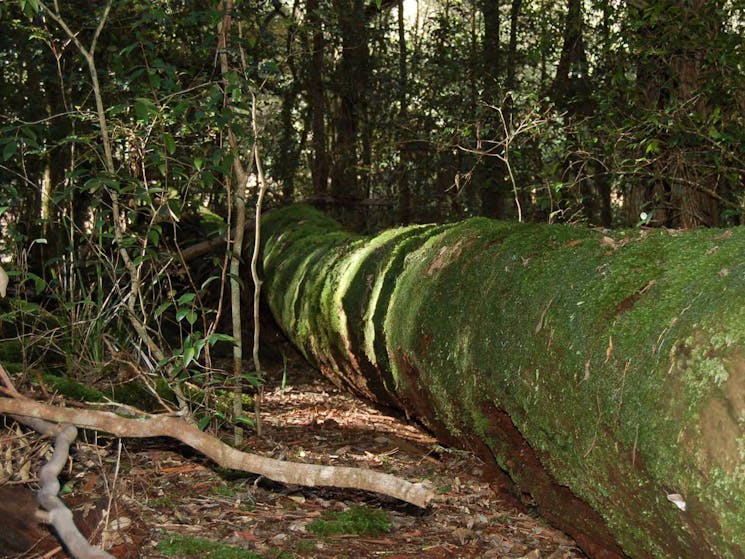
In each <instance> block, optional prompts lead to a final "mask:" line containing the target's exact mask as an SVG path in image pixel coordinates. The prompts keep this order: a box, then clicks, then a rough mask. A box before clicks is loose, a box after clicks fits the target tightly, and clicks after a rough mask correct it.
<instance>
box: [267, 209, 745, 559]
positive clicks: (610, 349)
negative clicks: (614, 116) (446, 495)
mask: <svg viewBox="0 0 745 559" xmlns="http://www.w3.org/2000/svg"><path fill="white" fill-rule="evenodd" d="M263 234H264V238H265V245H264V271H265V275H266V286H267V296H268V299H269V302H270V306H271V308H272V311H273V313H274V316H275V317H276V319H277V321H278V322H279V324H280V325H281V326H282V327H283V328H284V330H285V331H286V332H287V334H288V335H289V336H290V338H292V340H294V342H295V343H296V344H297V346H298V347H299V348H300V349H301V350H302V351H303V353H304V354H305V355H306V357H307V358H308V359H309V360H310V361H312V362H313V363H315V364H316V365H317V366H318V367H319V368H320V369H321V370H322V371H323V372H324V373H325V374H326V375H327V376H329V377H330V378H331V379H333V380H334V381H335V382H336V383H337V384H339V385H341V386H345V387H348V388H351V389H352V390H353V391H355V392H357V393H358V394H361V395H364V396H366V397H369V398H372V399H375V400H377V401H379V402H382V403H385V404H388V405H392V406H396V407H398V408H400V409H402V410H405V411H406V413H408V414H409V415H411V416H414V417H417V418H418V419H420V420H421V421H423V422H424V423H425V424H427V425H429V426H430V427H431V428H432V429H433V430H434V431H435V432H436V433H437V434H438V435H439V436H441V437H443V438H446V439H447V440H449V441H457V442H459V444H463V445H466V446H468V447H470V448H473V449H475V450H476V451H477V452H479V454H480V455H481V456H482V457H484V458H486V459H487V460H491V461H492V462H496V463H497V464H498V465H499V466H500V467H501V468H503V469H504V470H505V471H507V472H508V473H509V474H510V476H511V477H512V479H513V480H514V481H515V483H516V484H517V486H518V487H519V488H520V490H521V491H524V492H527V493H529V494H530V495H531V496H532V497H533V498H534V499H535V502H536V503H537V505H538V507H539V509H540V512H541V514H543V515H544V516H546V517H547V518H549V519H550V520H552V521H553V522H554V523H555V524H557V525H558V526H560V527H563V528H564V529H565V530H567V532H569V533H570V534H572V535H573V536H575V538H578V541H579V542H580V544H581V545H583V547H584V548H585V550H586V551H588V552H589V553H590V554H591V555H594V556H596V557H614V556H622V555H623V554H626V555H628V556H631V557H635V558H646V557H656V558H661V559H662V558H664V559H669V558H699V557H723V558H737V557H745V436H744V435H745V229H734V230H728V231H722V230H699V231H691V232H685V233H680V232H678V231H665V230H655V231H646V230H633V231H625V232H619V233H616V234H612V235H608V234H604V233H601V232H597V231H592V230H589V229H586V228H582V227H570V226H561V225H526V224H510V223H502V222H495V221H490V220H485V219H480V218H477V219H470V220H468V221H464V222H460V223H454V224H449V225H437V226H430V225H427V226H410V227H405V228H400V229H393V230H389V231H386V232H384V233H382V234H380V235H378V236H375V237H372V238H360V237H357V236H355V235H352V234H350V233H348V232H345V231H344V230H342V229H341V228H340V227H339V226H338V224H337V223H335V222H334V221H332V220H330V219H329V218H327V217H325V216H324V215H322V214H321V213H319V212H317V211H315V210H313V209H312V208H309V207H306V206H294V207H290V208H285V209H282V210H278V211H275V212H272V213H271V214H270V215H268V216H267V217H266V220H265V223H264V233H263Z"/></svg>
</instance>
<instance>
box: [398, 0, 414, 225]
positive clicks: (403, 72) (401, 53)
mask: <svg viewBox="0 0 745 559" xmlns="http://www.w3.org/2000/svg"><path fill="white" fill-rule="evenodd" d="M397 9H398V20H397V21H398V87H399V92H398V99H399V104H400V105H399V108H398V126H399V133H398V137H399V138H398V157H399V164H398V222H399V223H404V224H406V223H409V222H411V213H412V207H411V185H410V184H409V180H410V177H409V174H408V167H409V159H410V157H409V151H410V150H409V149H408V147H407V142H406V141H407V138H406V130H407V128H406V119H407V115H408V110H407V109H408V107H407V104H408V98H407V95H408V84H409V72H408V60H407V55H408V51H407V46H406V20H405V17H404V0H398V8H397Z"/></svg>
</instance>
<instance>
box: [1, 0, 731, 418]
mask: <svg viewBox="0 0 745 559" xmlns="http://www.w3.org/2000/svg"><path fill="white" fill-rule="evenodd" d="M0 25H1V26H2V30H3V31H2V34H0V216H1V217H0V219H1V226H2V231H3V233H2V236H0V254H1V255H2V259H3V263H4V264H3V266H4V268H5V269H6V271H7V272H8V275H9V276H10V278H11V295H12V297H11V299H9V300H6V302H5V303H4V305H5V306H4V308H3V314H2V317H0V318H2V324H3V336H4V337H5V338H6V339H12V340H14V342H13V343H14V344H18V345H13V346H12V348H11V346H7V345H5V346H3V347H8V348H10V349H9V350H8V351H6V352H4V353H7V354H8V355H6V356H3V359H4V362H5V363H15V366H17V371H21V370H23V371H31V370H34V369H35V368H40V369H43V370H44V371H49V370H50V369H52V370H56V371H57V372H64V373H65V374H67V375H71V376H73V377H75V378H78V379H80V380H85V381H86V384H90V383H91V382H89V381H92V379H93V380H95V379H100V378H101V376H100V375H101V372H102V371H103V372H104V375H106V374H108V373H111V374H114V373H115V374H116V375H126V374H132V373H126V371H125V372H124V373H122V369H127V368H129V369H132V370H135V371H136V370H142V369H145V370H147V371H150V372H152V373H156V374H155V375H154V376H155V377H157V376H161V377H162V378H164V379H166V380H167V381H168V382H169V383H171V384H173V385H174V386H176V387H178V386H180V385H181V384H180V383H178V382H177V383H174V382H173V381H174V380H180V381H184V382H186V381H187V380H188V381H189V382H195V381H198V383H199V384H200V385H201V386H202V387H208V388H214V389H219V388H220V387H227V386H234V385H235V382H233V381H234V380H235V379H233V380H232V381H231V379H230V374H228V372H227V371H224V370H221V369H220V368H219V367H216V366H215V364H214V363H213V362H212V352H213V349H212V348H213V346H217V347H218V348H219V347H230V344H231V343H232V344H233V345H236V342H237V341H240V338H241V334H240V333H239V334H237V335H236V332H240V328H238V329H237V330H236V329H235V321H234V322H233V326H234V328H233V330H232V331H231V330H230V326H226V324H225V322H226V320H227V318H226V312H225V311H224V309H225V308H226V307H227V306H228V305H227V294H228V293H229V292H230V290H231V287H232V289H233V293H234V297H235V296H236V293H240V291H241V290H242V291H243V295H244V299H247V298H248V297H249V295H248V292H247V291H248V283H249V281H248V277H249V273H248V271H247V269H248V259H249V258H250V257H249V256H245V254H247V252H245V251H242V250H241V242H240V234H238V231H243V229H244V227H243V226H239V227H238V229H235V226H236V224H240V225H243V224H242V222H241V220H242V219H243V218H244V217H245V209H246V206H248V207H249V208H250V207H252V206H253V205H255V203H256V202H257V198H258V196H259V193H260V192H261V188H260V187H265V188H266V200H265V203H266V205H268V206H269V207H271V206H277V205H281V204H286V203H291V202H294V201H298V200H306V201H310V202H312V203H314V204H315V205H317V206H320V207H322V208H324V209H326V210H327V211H329V212H330V213H331V214H332V215H334V216H335V217H337V218H338V219H340V220H342V221H343V222H344V223H345V224H347V225H349V226H351V227H353V228H354V229H356V230H358V231H361V232H370V231H376V230H379V229H381V228H383V227H388V226H392V225H395V224H405V223H414V222H429V221H445V220H454V219H461V218H464V217H468V216H474V215H484V216H488V217H493V218H499V219H508V220H516V219H519V220H523V221H536V222H570V223H577V224H587V225H591V226H598V227H616V226H649V227H672V228H691V227H699V226H735V225H740V224H741V223H742V220H743V217H744V216H745V188H744V187H745V185H744V184H743V181H744V180H745V174H744V173H745V126H744V124H745V123H744V122H743V119H744V118H745V116H744V115H745V88H744V87H743V85H744V84H745V73H744V72H743V70H744V69H745V49H743V27H744V26H745V2H743V1H742V0H727V1H725V0H714V1H711V0H630V1H628V2H620V1H615V0H565V1H562V2H550V1H547V0H534V1H523V0H511V1H509V2H508V1H499V0H439V1H436V0H292V1H290V0H245V1H239V0H235V1H229V0H222V1H221V2H194V1H192V0H168V1H158V2H143V1H140V0H123V1H117V2H111V1H109V2H105V1H103V0H98V1H82V0H74V1H65V2H57V1H53V2H51V1H50V3H48V4H45V3H44V2H42V1H40V0H18V1H9V0H4V1H2V2H0ZM249 214H250V211H249ZM249 217H250V216H249ZM226 235H227V240H228V245H227V246H228V247H230V249H229V250H226V251H223V250H218V249H215V250H212V251H211V252H207V253H202V254H200V256H199V258H198V259H197V258H196V257H194V256H192V253H189V252H188V247H189V246H190V245H194V244H195V243H197V242H198V241H204V240H210V239H221V238H224V237H225V236H226ZM199 246H208V247H209V248H210V249H213V248H214V247H215V246H220V245H219V243H217V244H209V245H203V244H202V245H199ZM223 246H224V245H223ZM242 255H244V256H243V257H242ZM231 264H232V266H231ZM231 280H232V285H231ZM234 302H235V299H234ZM234 306H235V305H234ZM234 316H235V315H234ZM238 326H240V323H238ZM133 340H134V341H133ZM125 348H130V349H125ZM11 350H12V353H10V351H11ZM16 355H20V356H21V357H20V358H16V357H15V356H16ZM234 356H235V353H234ZM238 358H239V359H240V354H238ZM17 361H20V362H18V363H16V362H17ZM255 365H256V366H255V367H254V368H255V369H256V371H260V366H258V364H257V363H255ZM11 369H12V367H11ZM17 371H16V372H17ZM256 371H254V373H253V374H247V373H245V372H240V367H239V366H236V367H235V375H237V377H238V380H239V383H238V384H240V383H241V382H244V381H247V382H250V383H252V384H254V385H258V384H259V380H260V379H259V376H260V375H258V374H257V373H256ZM153 382H154V381H153ZM177 392H180V389H177ZM177 399H178V400H179V404H180V405H182V406H183V405H187V404H188V405H192V404H193V402H192V403H191V404H189V403H188V402H187V401H188V400H189V397H188V395H184V394H178V393H177ZM198 407H199V408H200V410H201V411H197V412H195V414H196V415H197V417H198V419H199V423H200V425H202V426H206V425H207V424H208V423H209V422H210V421H211V420H221V419H225V417H226V414H229V412H228V411H225V410H222V411H220V410H218V409H216V408H215V407H214V406H211V405H210V404H209V402H208V401H201V403H200V406H198ZM233 411H234V412H236V414H237V417H239V418H240V417H243V416H242V415H241V412H240V410H239V409H234V410H233ZM243 420H244V421H246V422H249V423H250V422H251V420H250V419H248V418H246V417H243Z"/></svg>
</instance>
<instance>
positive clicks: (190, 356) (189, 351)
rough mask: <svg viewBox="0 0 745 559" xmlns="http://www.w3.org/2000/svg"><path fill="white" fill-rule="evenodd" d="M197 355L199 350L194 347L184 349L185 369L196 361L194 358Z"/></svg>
mask: <svg viewBox="0 0 745 559" xmlns="http://www.w3.org/2000/svg"><path fill="white" fill-rule="evenodd" d="M196 354H197V350H196V349H194V347H193V346H186V347H184V357H183V358H184V367H188V366H189V364H190V363H191V362H192V361H194V357H195V356H196Z"/></svg>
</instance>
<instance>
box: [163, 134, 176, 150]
mask: <svg viewBox="0 0 745 559" xmlns="http://www.w3.org/2000/svg"><path fill="white" fill-rule="evenodd" d="M163 144H164V145H165V146H166V151H167V152H168V155H173V154H174V153H175V152H176V140H174V139H173V135H172V134H169V133H168V132H166V133H165V134H163Z"/></svg>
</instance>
